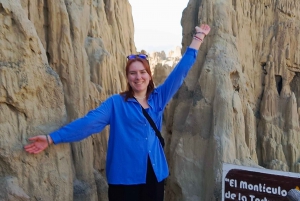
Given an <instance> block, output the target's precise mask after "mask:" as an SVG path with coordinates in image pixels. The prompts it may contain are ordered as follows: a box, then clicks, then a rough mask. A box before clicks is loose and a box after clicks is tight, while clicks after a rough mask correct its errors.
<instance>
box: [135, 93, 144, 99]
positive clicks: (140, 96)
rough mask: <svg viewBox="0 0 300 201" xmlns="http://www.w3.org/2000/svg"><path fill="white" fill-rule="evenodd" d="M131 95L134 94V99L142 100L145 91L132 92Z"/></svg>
mask: <svg viewBox="0 0 300 201" xmlns="http://www.w3.org/2000/svg"><path fill="white" fill-rule="evenodd" d="M133 96H134V97H135V98H136V99H139V100H143V99H145V98H146V93H134V94H133Z"/></svg>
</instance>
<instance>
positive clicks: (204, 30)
mask: <svg viewBox="0 0 300 201" xmlns="http://www.w3.org/2000/svg"><path fill="white" fill-rule="evenodd" d="M195 30H196V33H200V32H201V33H203V34H204V35H205V36H206V35H207V34H208V33H209V32H210V27H209V26H208V25H207V24H201V25H200V27H198V26H196V27H195Z"/></svg>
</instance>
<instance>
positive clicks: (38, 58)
mask: <svg viewBox="0 0 300 201" xmlns="http://www.w3.org/2000/svg"><path fill="white" fill-rule="evenodd" d="M0 16H1V17H0V26H1V29H0V33H1V34H0V43H1V49H0V133H1V135H0V148H1V149H0V181H3V182H4V181H6V182H10V181H8V180H7V178H8V177H12V178H13V180H12V181H13V185H10V187H8V188H10V189H13V190H10V189H8V190H5V189H2V188H1V189H0V194H1V195H3V196H2V197H5V198H6V197H7V198H8V197H11V196H14V195H11V194H9V192H18V193H17V197H15V200H28V197H30V200H49V201H50V200H51V201H53V200H64V201H67V200H83V198H84V199H85V200H100V199H101V200H106V199H107V198H105V197H107V190H106V189H105V185H102V184H103V183H104V184H105V176H104V175H105V152H106V146H107V145H106V144H107V129H106V130H105V131H103V133H102V134H101V135H94V136H92V137H91V138H88V139H86V140H83V141H82V142H79V143H72V144H71V145H69V144H62V145H58V146H52V147H50V149H48V150H47V151H46V152H44V153H41V154H38V155H29V154H27V153H25V152H24V151H23V146H24V145H25V144H27V141H26V139H27V138H28V137H31V136H34V135H37V134H46V133H49V132H51V131H54V130H55V129H57V128H59V127H60V126H62V125H63V124H66V123H67V122H69V121H71V120H74V119H76V118H78V117H80V116H82V115H84V114H85V113H87V112H88V111H89V110H90V109H92V108H95V107H96V106H98V105H99V104H100V103H101V101H103V100H104V99H105V98H107V96H108V95H111V94H113V93H118V92H120V91H121V90H122V89H124V88H125V83H126V82H125V76H124V74H123V73H124V63H125V61H126V55H128V54H130V53H132V52H135V51H136V48H135V45H134V41H133V31H134V27H133V20H132V14H131V6H130V4H129V3H128V1H115V0H105V1H102V0H100V1H91V0H84V1H71V0H65V1H40V0H24V1H23V0H22V1H19V0H0ZM3 182H2V183H3ZM100 185H101V186H100ZM0 197H1V196H0ZM10 200H11V199H10Z"/></svg>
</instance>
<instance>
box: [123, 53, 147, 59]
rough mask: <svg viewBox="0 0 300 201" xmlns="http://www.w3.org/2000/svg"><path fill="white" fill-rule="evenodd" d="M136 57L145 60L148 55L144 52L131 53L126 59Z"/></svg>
mask: <svg viewBox="0 0 300 201" xmlns="http://www.w3.org/2000/svg"><path fill="white" fill-rule="evenodd" d="M136 58H141V59H146V60H147V58H148V55H146V54H131V55H128V56H127V59H128V60H131V59H136Z"/></svg>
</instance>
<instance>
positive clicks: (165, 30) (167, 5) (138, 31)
mask: <svg viewBox="0 0 300 201" xmlns="http://www.w3.org/2000/svg"><path fill="white" fill-rule="evenodd" d="M188 1H189V0H151V1H149V0H129V3H130V4H131V8H132V15H133V21H134V29H135V33H134V41H135V45H136V48H137V51H140V50H142V49H144V50H146V51H147V52H148V53H150V52H152V51H162V50H164V51H165V52H166V53H167V52H168V51H170V50H173V49H174V48H175V47H176V46H180V47H181V38H182V27H181V24H180V21H181V17H182V11H183V10H184V8H186V6H187V4H188Z"/></svg>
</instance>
